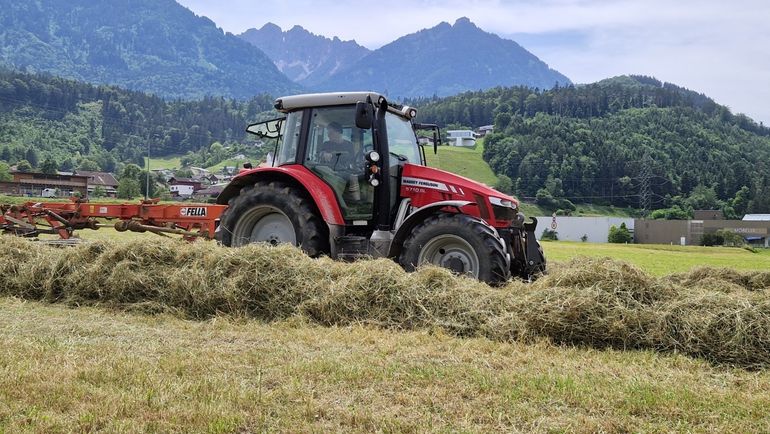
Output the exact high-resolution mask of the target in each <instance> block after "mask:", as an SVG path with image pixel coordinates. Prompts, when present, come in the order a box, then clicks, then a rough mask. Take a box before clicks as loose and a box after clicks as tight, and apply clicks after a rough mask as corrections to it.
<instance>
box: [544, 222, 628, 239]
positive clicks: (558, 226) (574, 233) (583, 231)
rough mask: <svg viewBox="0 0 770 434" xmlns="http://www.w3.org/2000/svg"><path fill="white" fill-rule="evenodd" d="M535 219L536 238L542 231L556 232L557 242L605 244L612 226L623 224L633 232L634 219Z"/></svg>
mask: <svg viewBox="0 0 770 434" xmlns="http://www.w3.org/2000/svg"><path fill="white" fill-rule="evenodd" d="M535 218H536V219H537V229H536V232H535V234H536V235H537V238H538V239H540V237H541V236H542V235H543V229H550V230H554V231H556V236H557V237H558V238H559V241H583V236H585V237H586V240H585V241H586V242H588V243H606V242H607V237H609V235H610V228H611V227H612V226H616V227H620V225H621V224H623V223H625V224H626V228H628V230H629V231H631V233H633V232H634V219H633V218H629V217H566V216H555V217H554V216H543V217H535Z"/></svg>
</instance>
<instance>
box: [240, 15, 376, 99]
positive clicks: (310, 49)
mask: <svg viewBox="0 0 770 434" xmlns="http://www.w3.org/2000/svg"><path fill="white" fill-rule="evenodd" d="M239 37H240V38H241V39H243V40H244V41H247V42H249V43H250V44H252V45H254V46H256V47H258V48H259V49H261V50H262V51H264V52H265V54H267V55H268V56H270V59H272V60H273V62H274V63H275V65H276V66H277V67H278V69H279V70H281V72H283V73H284V74H286V76H287V77H289V78H290V79H291V80H293V81H295V82H297V83H299V84H301V85H303V86H307V87H313V86H316V85H318V84H320V83H323V82H324V81H325V80H327V79H329V77H331V76H333V75H334V74H335V73H336V72H338V71H340V70H341V69H345V68H347V67H348V66H350V65H352V64H353V63H355V62H356V61H358V60H359V59H361V58H362V57H364V56H366V55H367V54H369V53H370V51H369V49H368V48H366V47H363V46H361V45H358V44H357V43H356V41H342V40H340V39H339V38H338V37H336V36H335V37H334V38H332V39H329V38H326V37H324V36H319V35H315V34H313V33H310V32H309V31H307V30H305V29H304V28H303V27H302V26H294V27H292V28H291V29H289V30H287V31H285V32H284V31H283V30H281V28H280V27H278V26H277V25H275V24H273V23H267V24H265V25H264V26H262V28H260V29H259V30H257V29H249V30H247V31H245V32H243V33H242V34H240V35H239Z"/></svg>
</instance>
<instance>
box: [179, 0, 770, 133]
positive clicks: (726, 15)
mask: <svg viewBox="0 0 770 434" xmlns="http://www.w3.org/2000/svg"><path fill="white" fill-rule="evenodd" d="M180 2H181V3H182V4H184V5H186V6H187V7H189V8H191V9H192V10H193V11H194V12H196V13H198V14H202V15H206V16H208V17H209V18H211V19H212V20H214V22H216V23H217V24H218V25H219V26H221V27H223V28H224V29H225V30H227V31H231V32H233V33H240V32H243V31H244V30H246V29H248V28H251V27H261V26H262V25H264V24H265V23H266V22H268V21H270V22H273V23H276V24H278V25H279V26H281V27H282V28H284V29H288V28H290V27H292V26H293V25H296V24H299V25H301V26H303V27H305V28H306V29H308V30H310V31H312V32H314V33H317V34H322V35H324V36H339V37H340V38H342V39H355V40H356V41H358V42H359V43H360V44H362V45H365V46H367V47H369V48H377V47H379V46H381V45H383V44H386V43H388V42H390V41H392V40H394V39H396V38H398V37H400V36H403V35H405V34H408V33H413V32H416V31H418V30H420V29H423V28H427V27H432V26H435V25H436V24H438V23H439V22H440V21H448V22H454V21H455V20H456V19H457V18H459V17H461V16H467V17H469V18H470V19H471V20H472V21H473V22H474V23H476V24H477V25H478V26H479V27H481V28H482V29H484V30H486V31H489V32H493V33H497V34H500V35H512V34H523V35H526V36H527V38H526V39H527V40H528V41H529V43H528V44H523V45H524V46H525V48H528V49H530V50H531V51H532V52H533V53H534V54H535V55H537V56H538V57H540V58H542V59H543V60H544V61H546V62H547V63H548V64H549V65H550V66H551V67H552V68H554V69H557V70H559V71H560V72H562V73H564V74H566V75H567V76H568V77H570V78H571V79H573V80H574V81H576V82H592V81H596V80H600V79H602V78H606V77H610V76H614V75H619V74H632V73H633V74H645V75H653V76H656V77H658V78H659V79H661V80H664V81H670V82H672V83H675V84H678V85H682V86H685V87H689V88H691V89H693V90H696V91H699V92H703V93H705V94H707V95H708V96H711V97H712V98H714V99H715V100H716V101H717V102H719V103H722V104H725V105H728V106H730V107H731V109H732V110H733V111H735V112H744V113H746V114H748V115H749V116H751V117H753V118H755V119H757V120H762V121H764V122H765V123H766V124H770V104H767V103H766V101H768V100H770V79H769V77H770V26H768V25H767V24H766V21H767V18H768V17H770V2H766V1H760V0H740V1H732V2H725V1H720V0H710V1H695V0H680V1H670V0H648V1H643V0H619V1H612V0H545V1H535V0H513V1H504V0H462V1H460V0H444V1H438V0H411V1H406V0H394V1H381V2H360V1H359V2H354V1H349V0H336V1H332V0H320V1H317V0H316V1H312V2H311V1H310V0H260V1H259V2H258V3H257V2H255V1H253V0H231V1H229V2H227V5H226V6H223V5H222V2H220V1H219V0H180ZM573 35H579V36H580V37H579V38H578V39H576V40H571V39H570V37H571V36H573ZM538 41H539V42H538Z"/></svg>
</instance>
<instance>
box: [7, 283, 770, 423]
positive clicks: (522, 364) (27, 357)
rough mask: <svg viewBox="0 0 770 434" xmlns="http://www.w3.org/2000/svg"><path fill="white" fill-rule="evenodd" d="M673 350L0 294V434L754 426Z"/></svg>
mask: <svg viewBox="0 0 770 434" xmlns="http://www.w3.org/2000/svg"><path fill="white" fill-rule="evenodd" d="M768 392H770V373H768V372H766V371H760V372H752V371H746V370H742V369H730V368H724V367H715V366H712V365H710V364H708V363H706V362H703V361H700V360H696V359H692V358H689V357H686V356H683V355H660V354H656V353H653V352H650V351H621V350H601V351H599V350H595V349H591V348H578V347H570V346H567V347H564V346H555V345H553V344H550V343H548V342H545V341H540V342H536V343H534V344H523V343H518V342H512V343H504V342H495V341H491V340H488V339H481V338H464V339H459V338H454V337H450V336H447V335H446V334H444V333H441V332H440V331H438V330H435V331H400V332H396V331H388V330H382V329H380V328H376V327H371V326H368V327H367V326H363V325H351V326H344V327H321V326H316V325H312V324H306V323H304V322H302V321H300V320H287V321H279V322H274V323H270V324H264V323H262V322H259V321H244V320H233V319H225V318H221V317H220V318H212V319H210V320H206V321H185V320H181V319H178V318H176V317H173V316H169V315H156V316H146V315H141V314H130V313H125V312H120V311H113V310H105V309H100V308H88V307H81V308H78V309H69V308H66V307H64V306H62V305H58V304H41V303H38V302H26V301H21V300H18V299H12V298H0V432H8V433H12V432H41V433H42V432H45V433H48V432H94V431H102V432H172V431H173V432H210V433H225V432H367V433H368V432H407V433H409V432H414V433H417V432H420V433H421V432H727V431H729V432H741V433H744V432H745V433H750V432H767V431H769V430H770V420H768V416H767V409H768V408H770V393H768Z"/></svg>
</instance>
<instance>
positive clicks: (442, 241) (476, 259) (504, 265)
mask: <svg viewBox="0 0 770 434" xmlns="http://www.w3.org/2000/svg"><path fill="white" fill-rule="evenodd" d="M398 262H399V264H401V266H403V267H404V268H405V269H406V270H407V271H413V270H414V269H415V268H416V267H417V266H419V265H423V264H433V265H438V266H439V267H444V268H448V269H450V270H452V271H453V272H455V273H458V274H465V275H469V276H471V277H475V278H476V279H479V280H481V281H483V282H486V283H488V284H490V285H501V284H503V283H505V282H506V281H507V280H508V278H509V277H510V263H509V260H508V255H507V254H506V252H505V248H504V247H503V241H502V239H501V238H500V236H499V235H498V234H497V233H496V231H495V230H494V229H493V228H491V227H490V226H489V225H487V224H486V223H485V222H484V221H482V220H479V219H477V218H475V217H472V216H469V215H465V214H446V213H442V214H436V215H433V216H430V217H428V218H427V219H425V221H424V222H422V223H421V224H419V225H417V226H416V227H415V228H414V229H413V230H412V233H411V234H410V235H409V237H408V238H407V239H406V241H404V246H403V248H402V249H401V255H400V256H399V259H398Z"/></svg>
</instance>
